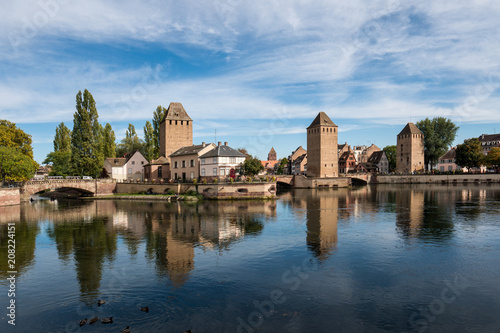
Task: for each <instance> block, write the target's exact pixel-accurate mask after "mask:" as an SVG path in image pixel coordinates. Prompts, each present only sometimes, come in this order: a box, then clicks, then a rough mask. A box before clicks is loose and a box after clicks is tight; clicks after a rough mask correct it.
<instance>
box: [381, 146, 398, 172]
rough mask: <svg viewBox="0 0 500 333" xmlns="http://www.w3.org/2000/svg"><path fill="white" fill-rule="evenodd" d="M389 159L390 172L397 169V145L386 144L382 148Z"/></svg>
mask: <svg viewBox="0 0 500 333" xmlns="http://www.w3.org/2000/svg"><path fill="white" fill-rule="evenodd" d="M382 150H383V151H384V153H385V155H386V156H387V159H388V160H389V172H394V170H396V156H397V153H398V148H397V147H396V146H395V145H392V146H385V147H384V149H382Z"/></svg>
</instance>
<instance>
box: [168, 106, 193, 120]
mask: <svg viewBox="0 0 500 333" xmlns="http://www.w3.org/2000/svg"><path fill="white" fill-rule="evenodd" d="M165 120H192V119H191V118H190V117H189V116H188V114H187V112H186V110H184V107H183V106H182V104H181V103H170V105H169V106H168V109H167V112H166V113H165V117H164V118H163V120H162V122H163V121H165Z"/></svg>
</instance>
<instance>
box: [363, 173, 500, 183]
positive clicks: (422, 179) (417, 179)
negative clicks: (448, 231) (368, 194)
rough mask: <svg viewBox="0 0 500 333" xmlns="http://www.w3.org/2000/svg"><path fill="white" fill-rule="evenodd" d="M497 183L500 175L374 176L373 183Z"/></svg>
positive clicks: (499, 180)
mask: <svg viewBox="0 0 500 333" xmlns="http://www.w3.org/2000/svg"><path fill="white" fill-rule="evenodd" d="M480 182H481V183H498V182H500V174H495V173H493V174H491V173H490V174H488V173H483V174H470V175H469V174H462V175H407V176H376V177H374V178H373V183H378V184H436V183H439V184H447V183H451V184H453V183H457V184H460V183H480Z"/></svg>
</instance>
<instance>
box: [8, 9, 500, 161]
mask: <svg viewBox="0 0 500 333" xmlns="http://www.w3.org/2000/svg"><path fill="white" fill-rule="evenodd" d="M499 17H500V2H499V1H497V0H493V1H487V0H475V1H473V0H470V1H467V0H464V1H456V0H440V1H422V0H419V1H413V0H408V1H399V0H380V1H378V0H349V1H333V0H324V1H322V0H316V1H308V0H274V1H259V0H256V1H239V0H213V1H203V2H202V1H194V0H183V1H160V0H145V1H141V2H139V1H129V0H120V1H115V0H108V1H98V0H87V1H85V2H81V3H75V2H71V1H68V0H22V1H6V0H2V11H1V13H0V31H1V33H0V119H7V120H9V121H12V122H14V123H16V124H17V126H19V127H20V128H22V129H23V130H24V131H25V132H27V133H28V134H31V135H32V138H33V148H34V155H35V159H36V160H37V162H39V163H41V162H42V161H43V160H44V159H45V157H46V155H47V154H48V153H49V152H50V151H52V150H53V143H52V141H53V138H54V134H55V128H56V126H57V125H58V124H59V123H60V122H64V123H65V124H66V125H67V126H68V127H69V128H70V129H71V128H72V127H73V114H74V112H75V96H76V94H77V93H78V91H80V90H81V91H83V90H84V89H88V90H89V91H90V92H91V93H92V95H93V97H94V99H95V101H96V104H97V110H98V113H99V121H100V122H101V123H103V124H105V123H110V124H111V125H112V127H113V129H114V131H115V133H116V137H117V141H120V140H121V139H123V138H124V136H125V131H126V129H127V127H128V124H129V123H131V124H133V125H134V126H135V127H136V130H137V132H138V134H139V135H140V136H143V127H144V124H145V122H146V121H147V120H149V121H151V119H152V117H153V112H154V110H155V109H156V107H157V106H158V105H162V106H164V107H168V105H169V104H170V103H171V102H180V103H182V104H183V106H184V108H185V109H186V111H187V112H188V114H189V115H190V117H191V118H192V119H193V121H194V122H193V125H194V133H193V134H194V143H195V144H197V143H201V142H203V141H204V142H217V141H222V142H224V141H228V142H229V145H230V146H232V147H234V148H239V147H243V148H246V149H247V150H248V151H249V152H250V153H252V154H254V155H257V156H258V157H259V158H261V159H266V158H267V153H268V152H269V150H270V149H271V147H274V148H275V150H276V151H277V153H278V157H285V156H288V155H289V154H290V153H291V152H292V151H293V150H295V149H296V148H297V147H298V146H301V145H302V146H303V147H304V148H306V146H307V138H306V130H305V129H306V127H307V126H309V124H310V123H311V122H312V121H313V119H314V118H315V116H316V115H317V114H318V112H320V111H324V112H326V113H327V114H328V115H329V117H330V118H331V119H332V120H333V122H334V123H335V124H337V125H338V126H339V143H344V142H347V143H348V144H351V145H370V144H372V143H373V144H376V145H377V146H379V147H380V148H383V147H385V146H387V145H393V144H396V136H397V134H398V133H399V132H400V131H401V130H402V128H403V127H404V126H405V124H406V123H408V122H417V121H419V120H422V119H425V118H426V117H429V118H432V117H437V116H442V117H446V118H449V119H451V120H453V121H454V122H455V123H456V124H457V125H458V126H460V129H459V131H458V135H457V138H456V141H455V144H459V143H461V142H463V140H464V139H467V138H471V137H478V136H479V135H481V134H492V133H499V132H500V112H498V107H497V106H498V105H500V103H499V102H500V91H499V82H500V81H499V80H498V79H499V76H500V66H499V62H500V57H499V54H500V43H499V36H500V20H499V19H498V18H499Z"/></svg>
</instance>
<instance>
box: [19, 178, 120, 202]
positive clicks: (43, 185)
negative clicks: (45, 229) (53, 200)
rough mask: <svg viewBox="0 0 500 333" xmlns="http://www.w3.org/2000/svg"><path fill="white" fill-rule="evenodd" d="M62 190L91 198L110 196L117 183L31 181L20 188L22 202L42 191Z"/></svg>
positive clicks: (101, 180) (94, 180)
mask: <svg viewBox="0 0 500 333" xmlns="http://www.w3.org/2000/svg"><path fill="white" fill-rule="evenodd" d="M61 189H74V190H77V191H79V192H81V193H83V194H87V195H91V196H99V195H109V194H113V193H114V192H115V189H116V181H115V180H112V179H51V180H30V181H28V182H26V183H25V184H24V185H23V186H22V187H21V188H20V193H21V200H24V201H27V200H29V198H30V195H33V194H35V193H38V192H41V191H45V190H51V191H57V190H61Z"/></svg>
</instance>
